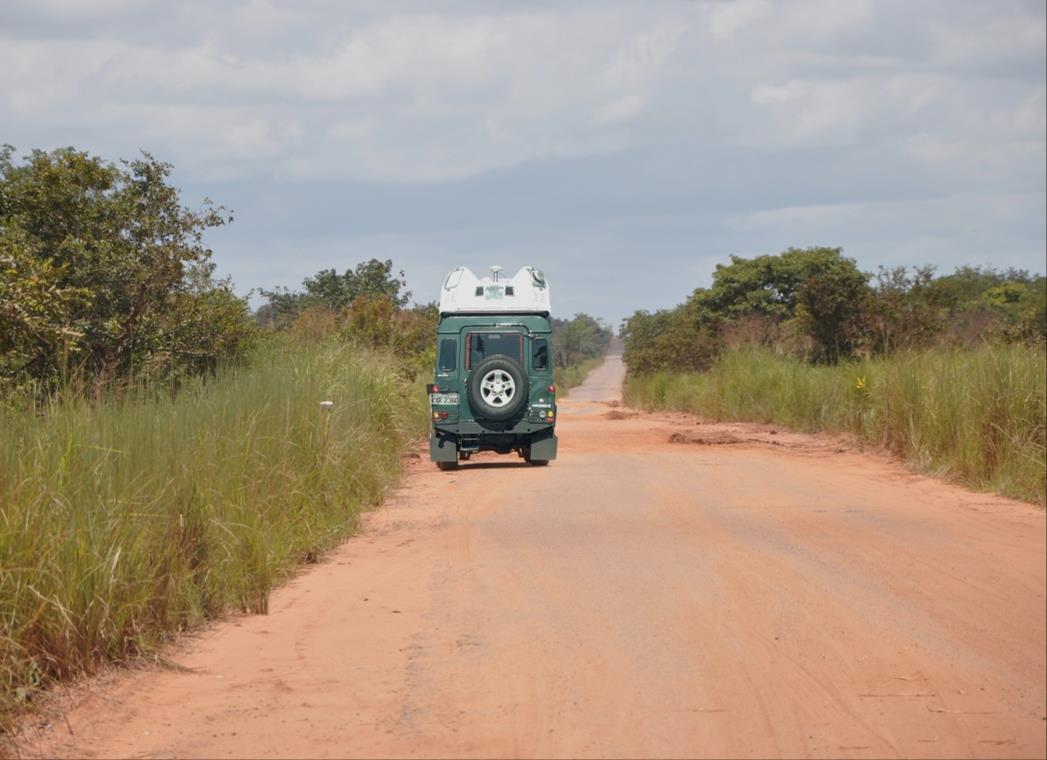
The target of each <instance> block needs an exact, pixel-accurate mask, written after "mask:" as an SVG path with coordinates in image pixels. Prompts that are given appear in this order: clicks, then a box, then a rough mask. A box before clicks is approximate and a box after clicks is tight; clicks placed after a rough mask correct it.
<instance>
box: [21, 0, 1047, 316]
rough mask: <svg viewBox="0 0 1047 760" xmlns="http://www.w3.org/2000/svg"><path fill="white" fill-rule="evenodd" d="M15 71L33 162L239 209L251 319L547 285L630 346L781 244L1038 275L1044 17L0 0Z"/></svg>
mask: <svg viewBox="0 0 1047 760" xmlns="http://www.w3.org/2000/svg"><path fill="white" fill-rule="evenodd" d="M0 71H2V72H3V75H2V76H0V143H3V142H6V143H9V144H12V145H14V146H15V147H16V149H17V151H18V154H19V155H20V154H24V153H26V152H28V151H29V150H30V149H32V148H42V149H52V148H55V147H60V146H66V145H72V146H75V147H77V148H80V149H83V150H88V151H91V152H93V153H97V154H99V155H101V156H104V157H105V158H107V159H112V160H116V159H119V158H133V157H134V156H136V155H137V154H138V151H140V150H145V151H148V152H150V153H152V154H153V155H155V156H156V157H158V158H160V159H163V160H165V161H168V162H170V163H172V164H173V165H174V167H175V168H174V172H173V181H174V182H175V183H176V184H177V185H178V186H179V187H180V188H182V191H183V200H184V201H185V203H186V204H187V205H190V206H195V205H197V204H199V203H200V202H201V200H202V199H203V198H204V197H210V198H212V199H213V200H214V201H215V202H217V203H220V204H222V205H225V206H227V207H229V208H232V209H233V210H234V213H235V221H234V222H233V223H232V224H231V225H229V226H227V227H225V228H222V229H219V230H216V231H213V232H211V233H210V234H209V235H208V238H207V241H208V244H209V245H210V246H211V247H212V248H213V249H214V252H215V254H214V261H215V263H216V264H217V265H218V271H219V272H220V273H221V274H223V275H229V276H231V277H232V279H233V281H234V283H235V286H236V289H237V291H238V292H240V293H247V292H248V291H249V290H250V289H252V288H258V287H266V288H269V287H273V286H276V285H287V286H290V287H292V288H294V287H296V286H299V285H300V283H301V281H302V279H303V278H304V277H306V276H309V275H311V274H314V273H315V272H317V271H318V270H320V269H324V268H335V269H338V270H339V271H342V270H344V269H346V268H349V267H352V266H354V265H355V264H356V263H357V262H360V261H362V260H366V259H369V258H372V257H377V258H381V259H386V258H391V259H392V260H393V261H394V263H395V264H396V266H397V267H398V268H402V269H404V270H406V272H407V277H408V282H409V286H410V288H411V290H412V291H413V293H414V296H415V299H416V300H418V301H420V302H427V301H432V300H435V299H436V298H437V296H438V293H439V288H440V284H441V282H442V278H443V277H444V275H445V274H446V273H447V272H448V271H449V270H450V269H452V268H454V267H456V266H459V265H465V266H469V267H471V268H473V269H474V270H485V269H486V267H488V266H490V265H492V264H498V265H501V266H502V267H503V268H504V269H505V270H508V271H515V270H516V269H517V268H518V267H520V266H524V265H528V264H533V265H535V266H538V267H540V268H542V269H544V270H545V271H546V273H547V274H548V276H549V280H550V290H551V294H552V299H553V309H554V313H556V314H558V315H559V316H569V315H571V314H574V313H575V312H579V311H585V312H588V313H590V314H593V315H595V316H599V317H602V318H605V319H608V320H610V321H612V322H617V320H619V319H620V318H622V317H624V316H627V315H629V314H631V313H632V312H633V311H635V310H636V309H648V310H654V309H658V308H665V307H671V306H673V305H675V304H677V303H680V302H681V301H683V300H684V299H685V298H686V297H687V296H688V295H689V294H690V293H691V291H692V290H693V289H694V288H695V287H699V286H707V285H708V284H709V283H710V282H711V277H712V272H713V269H714V267H715V266H716V264H718V263H725V262H727V261H729V257H730V256H731V255H732V254H734V255H740V256H753V255H758V254H764V253H777V252H780V251H782V250H785V249H786V248H788V247H790V246H795V247H805V246H812V245H828V246H840V247H842V248H843V249H844V252H845V254H846V255H848V256H851V257H853V258H855V259H856V260H857V262H858V264H859V265H860V266H861V267H862V268H863V269H865V270H867V271H875V270H876V269H877V268H878V267H879V266H899V265H909V264H934V265H936V266H938V268H939V269H940V270H941V271H945V272H948V271H952V269H953V268H954V267H956V266H959V265H964V264H971V265H980V264H992V265H995V266H998V267H1012V266H1013V267H1018V268H1023V269H1028V270H1032V271H1035V272H1043V271H1044V269H1045V251H1047V149H1045V145H1047V74H1045V71H1047V18H1045V7H1044V3H1043V2H1042V1H1041V2H1008V1H1007V0H993V2H981V1H976V2H964V1H963V0H946V1H944V2H934V1H932V0H921V1H918V2H913V1H912V0H906V1H905V2H892V1H891V0H875V1H874V0H846V1H843V2H841V1H838V0H812V1H810V2H806V1H803V2H801V1H799V0H796V1H790V2H780V3H772V2H764V0H738V2H726V1H724V2H685V1H684V0H676V1H675V2H658V1H657V0H645V1H644V2H636V1H633V0H628V1H626V2H614V0H601V1H600V2H583V1H581V0H579V1H578V2H552V1H551V0H548V1H546V2H526V3H525V2H514V1H512V0H503V2H489V1H486V0H484V1H481V0H448V1H447V2H443V3H439V2H429V1H427V2H412V1H411V0H404V2H394V1H391V0H376V1H374V2H369V1H367V0H361V1H358V2H353V3H344V2H320V1H318V0H317V1H312V0H305V1H300V2H286V3H280V2H274V1H272V0H246V1H244V2H231V1H230V2H214V1H211V2H199V3H193V2H184V3H168V2H159V1H158V2H150V1H148V0H90V1H88V2H74V1H73V0H31V1H27V2H19V1H18V0H14V1H12V0H6V1H5V2H4V3H3V4H2V5H0Z"/></svg>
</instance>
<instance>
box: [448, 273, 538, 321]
mask: <svg viewBox="0 0 1047 760" xmlns="http://www.w3.org/2000/svg"><path fill="white" fill-rule="evenodd" d="M440 314H441V315H443V314H546V315H548V314H549V283H548V282H547V281H546V279H545V274H544V273H543V272H542V270H540V269H535V268H534V267H524V268H523V269H521V270H520V271H519V272H517V273H516V274H514V275H513V276H512V277H503V276H502V268H501V267H491V276H490V277H484V278H483V279H480V278H479V277H477V276H476V275H475V274H473V273H472V272H471V271H470V270H469V269H467V268H466V267H458V268H457V269H455V270H453V271H452V272H451V273H450V274H449V275H447V278H446V279H445V280H444V285H443V288H441V290H440Z"/></svg>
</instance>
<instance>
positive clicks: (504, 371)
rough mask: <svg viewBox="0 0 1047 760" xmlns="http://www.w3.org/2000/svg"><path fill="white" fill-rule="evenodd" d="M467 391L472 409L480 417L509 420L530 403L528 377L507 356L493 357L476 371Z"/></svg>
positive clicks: (470, 376) (485, 360) (471, 376)
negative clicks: (528, 398)
mask: <svg viewBox="0 0 1047 760" xmlns="http://www.w3.org/2000/svg"><path fill="white" fill-rule="evenodd" d="M468 391H469V406H471V407H472V409H473V414H475V415H476V416H477V417H480V418H483V419H485V420H491V421H492V422H499V421H501V420H507V419H509V418H510V417H512V416H513V415H514V414H516V413H517V412H519V411H520V410H521V409H522V408H523V406H524V404H526V403H527V392H528V388H527V376H526V375H524V372H523V368H521V367H520V365H519V364H517V363H516V362H515V361H513V360H512V359H510V358H509V357H508V356H492V357H491V358H490V359H484V360H483V361H482V362H480V363H479V364H478V365H476V368H475V369H473V371H472V374H471V375H469V385H468Z"/></svg>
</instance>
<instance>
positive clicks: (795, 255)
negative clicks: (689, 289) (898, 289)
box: [690, 248, 857, 319]
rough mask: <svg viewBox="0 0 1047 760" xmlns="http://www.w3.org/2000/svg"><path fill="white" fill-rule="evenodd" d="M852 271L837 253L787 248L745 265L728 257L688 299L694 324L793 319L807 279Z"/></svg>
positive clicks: (849, 263) (851, 264)
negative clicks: (753, 317) (696, 321)
mask: <svg viewBox="0 0 1047 760" xmlns="http://www.w3.org/2000/svg"><path fill="white" fill-rule="evenodd" d="M840 268H843V269H846V270H855V271H857V270H856V267H855V264H854V261H853V260H851V259H848V258H845V257H844V256H843V249H841V248H789V249H788V250H786V251H784V252H783V253H780V254H776V255H764V256H755V257H753V258H751V259H746V258H743V257H741V256H731V263H730V264H718V265H717V266H716V270H715V271H714V272H713V284H712V287H710V288H708V289H699V290H697V291H695V293H694V295H693V296H692V297H691V299H690V301H691V308H692V309H693V310H694V312H695V315H696V317H697V318H698V319H709V318H718V319H733V318H735V317H737V316H739V315H741V314H762V315H766V316H769V317H774V318H778V319H790V318H792V317H793V316H794V315H795V314H796V307H797V305H798V303H799V289H800V286H801V285H803V283H804V282H805V281H807V280H809V279H810V278H811V277H814V276H815V275H818V274H822V273H824V272H827V271H829V270H833V269H840Z"/></svg>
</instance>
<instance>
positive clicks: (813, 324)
mask: <svg viewBox="0 0 1047 760" xmlns="http://www.w3.org/2000/svg"><path fill="white" fill-rule="evenodd" d="M867 279H868V278H867V276H866V275H865V274H863V273H862V272H859V271H858V268H857V267H856V266H855V265H854V262H852V261H850V260H849V259H841V260H840V261H839V263H837V264H836V265H834V266H832V267H831V268H829V269H826V270H825V271H822V272H819V273H817V274H814V275H811V276H810V277H808V278H807V279H806V280H804V281H803V282H802V283H801V284H800V286H799V287H798V288H797V289H796V302H797V306H796V320H797V322H798V325H799V327H800V329H801V330H802V331H803V332H805V333H806V334H807V335H808V336H809V337H810V338H811V339H812V340H813V341H814V344H815V358H816V359H818V360H820V361H827V362H831V363H835V362H837V361H838V360H839V359H840V357H841V356H848V355H850V353H851V352H852V350H853V349H854V346H855V344H856V343H857V341H858V339H859V337H860V334H861V330H862V325H861V318H862V302H863V300H864V298H865V293H866V290H867V288H868V285H867V284H866V281H867Z"/></svg>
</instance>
